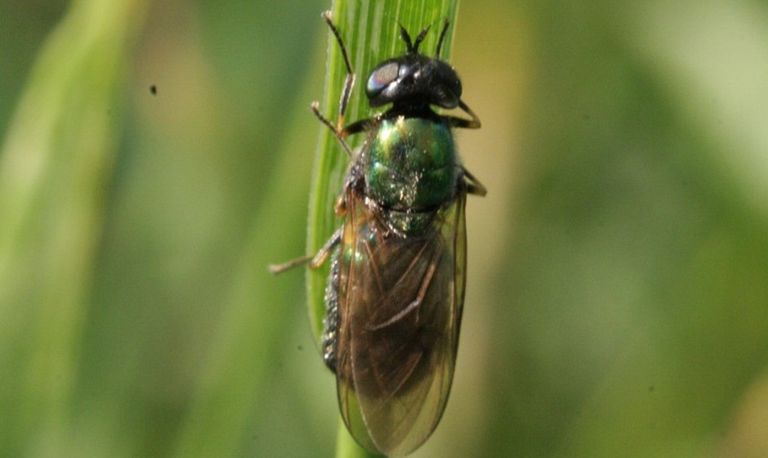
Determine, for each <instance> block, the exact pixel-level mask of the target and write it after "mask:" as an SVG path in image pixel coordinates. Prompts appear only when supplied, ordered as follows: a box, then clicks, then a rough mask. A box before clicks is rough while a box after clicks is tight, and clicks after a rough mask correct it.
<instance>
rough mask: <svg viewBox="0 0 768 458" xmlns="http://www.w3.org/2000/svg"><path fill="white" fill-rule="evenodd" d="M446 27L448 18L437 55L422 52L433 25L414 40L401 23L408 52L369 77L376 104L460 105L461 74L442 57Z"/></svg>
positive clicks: (370, 93) (371, 98) (371, 97)
mask: <svg viewBox="0 0 768 458" xmlns="http://www.w3.org/2000/svg"><path fill="white" fill-rule="evenodd" d="M446 30H448V21H446V22H445V25H444V26H443V30H442V32H441V33H440V39H439V40H438V43H437V50H436V52H435V57H428V56H426V55H424V54H421V53H419V45H420V44H421V42H422V41H423V40H424V37H425V36H426V35H427V31H429V27H427V28H425V29H424V30H422V31H421V33H419V35H418V36H417V37H416V40H415V41H413V42H412V41H411V36H410V35H408V32H407V31H406V30H405V29H404V28H403V27H402V26H400V36H401V37H402V39H403V41H404V42H405V44H406V46H407V48H408V51H407V52H406V54H404V55H402V56H399V57H395V58H392V59H388V60H385V61H384V62H382V63H380V64H379V65H377V66H376V68H374V69H373V71H372V72H371V74H370V76H368V83H367V84H366V86H365V93H366V95H367V96H368V101H369V103H370V105H371V106H372V107H378V106H381V105H385V104H387V103H394V104H395V105H400V106H404V105H411V106H423V105H437V106H439V107H442V108H456V107H457V106H458V105H459V99H460V98H461V81H460V80H459V75H457V74H456V71H455V70H454V69H453V67H451V66H450V65H448V63H447V62H444V61H442V60H440V59H439V57H440V48H441V47H442V44H443V39H444V38H445V32H446Z"/></svg>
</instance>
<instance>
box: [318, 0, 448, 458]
mask: <svg viewBox="0 0 768 458" xmlns="http://www.w3.org/2000/svg"><path fill="white" fill-rule="evenodd" d="M457 10H458V0H422V1H404V0H398V1H389V2H376V3H374V2H360V1H346V0H339V1H336V2H334V4H333V8H332V10H331V11H332V17H333V21H334V23H335V24H336V25H337V27H338V28H339V31H340V33H341V36H342V38H343V40H344V43H345V45H346V47H347V52H348V53H349V57H350V59H351V61H352V66H353V69H354V71H355V74H356V77H357V82H356V86H355V88H354V89H353V94H352V98H351V100H350V104H349V107H348V111H347V114H346V120H347V122H352V121H355V120H358V119H362V118H364V117H368V116H371V115H372V114H373V113H374V112H373V111H371V110H369V108H368V104H367V100H366V98H365V95H364V86H365V78H366V77H367V76H368V73H369V72H370V71H371V69H372V68H373V67H374V66H375V65H376V64H377V63H379V62H381V61H383V60H385V59H387V58H390V57H392V56H395V55H398V54H402V53H403V51H404V46H405V45H404V43H403V42H402V40H401V39H400V31H399V24H402V25H403V26H404V27H405V28H406V29H407V30H408V31H409V32H410V33H411V35H416V34H418V33H419V31H421V30H422V29H423V28H424V27H426V26H428V25H429V26H431V27H432V29H431V30H432V33H429V34H428V35H427V38H426V39H425V40H424V43H423V45H422V49H423V50H427V51H428V52H429V50H434V49H435V47H436V45H437V39H438V36H439V31H440V27H441V25H442V23H443V21H444V20H445V19H448V20H449V21H450V22H451V24H452V26H451V27H450V28H449V30H448V35H447V36H446V38H445V43H444V45H443V49H444V51H443V53H444V54H443V56H444V57H445V58H447V57H448V56H450V52H451V47H452V46H451V45H452V39H453V32H454V30H455V26H456V14H457ZM327 40H328V67H327V72H326V81H325V92H324V95H323V100H322V106H321V110H322V111H323V113H324V114H325V116H327V117H328V118H329V119H332V120H333V119H335V118H336V116H337V110H338V101H339V97H340V95H341V90H342V87H343V82H344V77H345V73H346V70H345V68H344V62H343V58H342V56H341V51H340V49H339V46H338V44H337V43H336V40H335V38H334V37H333V35H332V34H330V33H328V38H327ZM358 137H363V136H362V135H359V136H358ZM360 140H361V139H360V138H357V139H352V144H353V145H358V144H359V141H360ZM356 142H357V143H356ZM347 167H348V159H347V158H346V157H345V154H344V152H343V150H342V149H341V147H340V145H339V144H338V142H337V140H336V138H335V137H334V136H333V135H332V134H331V132H330V131H328V129H325V128H323V129H322V134H321V138H320V147H319V149H318V152H317V156H316V159H315V167H314V172H313V176H312V195H311V198H310V208H309V221H308V231H307V246H308V251H309V253H315V252H317V250H319V249H320V247H322V246H323V244H324V243H325V242H326V240H327V239H328V238H329V237H330V236H331V234H332V233H333V231H334V230H335V229H336V228H337V227H338V226H339V225H340V224H341V221H339V220H338V219H336V218H334V216H333V212H332V208H333V203H334V200H335V199H336V196H337V195H338V193H339V190H340V189H341V184H342V181H343V178H344V174H345V172H346V170H347ZM327 275H328V267H327V266H325V267H324V268H322V269H318V270H316V271H309V272H308V273H307V300H308V307H309V315H310V322H311V323H312V328H313V332H314V334H315V338H316V339H319V336H320V334H321V333H322V329H323V324H322V320H323V315H324V311H325V304H324V301H323V295H324V291H325V284H326V278H327ZM368 456H376V455H371V454H369V453H367V452H366V451H365V450H363V449H362V448H360V447H359V446H358V445H357V444H356V443H355V441H354V440H353V439H352V438H351V437H350V435H349V433H348V432H347V431H346V428H345V426H344V424H343V423H340V426H339V432H338V436H337V445H336V457H337V458H352V457H368Z"/></svg>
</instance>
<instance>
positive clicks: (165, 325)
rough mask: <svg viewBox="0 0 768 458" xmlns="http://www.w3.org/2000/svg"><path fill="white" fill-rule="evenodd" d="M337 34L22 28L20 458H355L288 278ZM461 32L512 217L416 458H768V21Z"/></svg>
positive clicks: (14, 226) (466, 144)
mask: <svg viewBox="0 0 768 458" xmlns="http://www.w3.org/2000/svg"><path fill="white" fill-rule="evenodd" d="M328 7H329V5H328V4H326V3H324V2H320V1H310V2H307V1H286V2H280V3H279V5H278V4H276V3H275V2H266V1H254V0H250V1H240V0H238V1H231V2H202V1H196V2H195V1H192V2H190V1H180V0H170V1H163V2H143V1H139V0H113V1H110V2H104V1H99V0H75V1H73V2H71V3H67V2H58V1H54V2H40V1H35V2H13V1H10V0H2V1H0V25H1V26H0V61H1V62H2V64H0V414H1V415H2V421H0V455H3V456H35V457H59V456H99V457H100V456H115V457H122V456H126V457H127V456H179V457H182V456H184V457H186V456H313V457H314V456H331V455H332V454H333V447H334V442H335V436H336V433H335V430H336V418H337V413H336V405H335V404H336V400H335V389H334V386H333V377H332V375H331V374H330V373H328V372H327V371H326V370H325V369H324V368H323V365H322V363H321V361H320V358H319V356H318V354H317V352H316V351H315V347H314V343H313V337H312V332H311V331H310V325H309V324H308V320H307V317H306V309H305V306H304V300H305V294H304V287H303V282H304V277H303V275H302V274H301V273H300V272H299V271H296V272H291V273H286V274H285V275H283V276H281V277H277V278H274V277H272V276H270V275H269V274H268V273H267V271H266V265H267V264H268V263H270V262H275V261H282V260H285V259H288V258H291V257H293V256H296V255H299V254H303V253H304V252H305V247H304V242H303V241H304V238H305V234H306V209H307V204H308V191H309V177H310V168H311V163H312V160H313V153H314V151H315V150H316V147H317V140H318V135H319V133H320V132H321V126H320V125H319V124H318V123H317V121H316V120H315V119H314V118H313V117H312V116H311V114H309V112H308V110H307V106H308V103H309V102H310V101H311V100H314V99H318V98H320V96H321V94H322V87H321V85H322V82H323V81H322V80H323V75H324V74H325V62H324V60H325V49H326V43H327V31H326V30H325V28H324V26H323V24H322V21H321V20H320V19H319V13H320V12H321V11H322V10H324V9H327V8H328ZM456 27H457V28H456V35H455V37H454V46H453V53H452V54H453V58H452V61H453V63H454V64H455V66H456V68H457V69H458V71H459V73H460V74H461V75H462V78H463V83H464V98H465V100H466V101H467V102H468V103H469V104H470V106H472V108H473V109H474V110H475V111H476V112H477V113H478V114H479V115H480V117H481V119H482V121H483V128H482V129H481V130H479V131H464V132H461V133H459V134H458V138H459V145H460V148H461V152H462V154H463V158H464V161H465V163H466V165H467V167H468V168H469V169H470V170H471V171H472V172H473V173H474V174H475V175H477V176H478V177H479V178H480V179H481V180H482V181H483V182H484V184H486V185H487V187H488V188H489V191H490V192H489V194H488V196H487V197H486V198H484V199H476V198H474V199H469V202H468V204H467V207H468V209H467V216H468V232H469V260H468V271H469V277H468V294H467V300H466V307H465V314H464V329H463V334H462V342H461V345H460V350H459V359H458V367H457V374H456V380H455V382H454V387H453V392H452V396H451V400H450V402H449V404H448V409H447V411H446V415H445V417H444V419H443V422H442V424H441V425H440V427H439V428H438V430H437V431H436V433H435V435H434V436H433V437H432V439H431V440H430V441H429V442H428V443H427V444H426V446H425V447H424V448H423V449H421V450H419V451H417V452H416V453H415V454H414V456H423V457H426V456H457V457H458V456H461V457H464V456H527V457H555V456H562V457H573V456H578V457H582V456H583V457H614V456H636V457H648V456H654V457H686V456H690V457H700V456H739V457H759V456H764V455H765V453H766V452H767V451H768V443H767V442H766V439H765V437H766V436H765V431H768V395H767V394H766V393H768V281H766V278H768V204H767V202H768V129H766V128H765V124H766V120H768V100H767V99H768V78H765V75H766V74H768V6H766V5H765V4H764V3H761V2H755V1H747V0H705V1H694V0H683V1H679V2H663V1H660V0H651V1H647V2H630V1H612V2H608V1H593V2H588V3H583V2H582V3H579V4H570V3H567V2H553V1H521V2H508V1H501V0H473V1H472V2H469V1H465V2H463V3H462V5H461V7H460V10H459V17H458V22H457V25H456ZM151 87H154V88H155V91H154V93H153V91H151V90H150V88H151ZM357 89H358V90H360V89H361V85H360V84H358V87H357ZM328 211H329V212H330V211H331V209H328Z"/></svg>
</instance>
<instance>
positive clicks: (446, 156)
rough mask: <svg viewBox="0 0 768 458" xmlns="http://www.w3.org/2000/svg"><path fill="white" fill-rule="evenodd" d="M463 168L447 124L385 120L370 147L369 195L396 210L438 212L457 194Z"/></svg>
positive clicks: (366, 166)
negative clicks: (457, 185)
mask: <svg viewBox="0 0 768 458" xmlns="http://www.w3.org/2000/svg"><path fill="white" fill-rule="evenodd" d="M459 170H460V169H459V165H458V159H457V158H456V150H455V147H454V143H453V135H452V134H451V130H450V128H449V126H448V125H447V124H445V123H444V122H442V121H440V120H436V119H427V118H420V117H407V118H406V117H404V116H399V117H397V118H394V119H384V120H382V121H381V123H380V124H379V126H378V128H377V129H376V130H375V132H374V134H373V136H372V137H371V138H370V140H369V144H368V148H367V149H366V157H365V159H364V174H365V184H366V195H368V196H370V197H371V198H373V200H375V201H376V202H377V203H378V204H379V205H381V206H382V207H384V208H386V209H389V210H393V211H394V212H395V213H400V212H402V213H406V214H412V213H419V212H433V211H434V210H435V209H437V208H438V207H440V206H441V205H442V204H444V203H445V202H448V201H450V200H451V199H452V198H453V196H454V193H455V190H456V180H457V179H458V176H459Z"/></svg>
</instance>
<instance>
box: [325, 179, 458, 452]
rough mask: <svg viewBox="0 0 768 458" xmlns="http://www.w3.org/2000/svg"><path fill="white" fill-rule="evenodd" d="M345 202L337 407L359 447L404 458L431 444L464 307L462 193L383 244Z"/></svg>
mask: <svg viewBox="0 0 768 458" xmlns="http://www.w3.org/2000/svg"><path fill="white" fill-rule="evenodd" d="M347 202H348V203H349V204H350V205H349V207H348V210H349V212H348V214H347V217H348V218H347V222H346V225H345V228H344V235H343V239H342V247H341V251H340V254H339V256H340V261H341V262H340V263H339V265H340V277H339V298H340V303H339V312H340V315H339V320H340V323H339V334H338V338H339V341H338V347H337V348H338V363H337V366H336V374H337V388H338V396H339V405H340V407H341V413H342V417H343V418H344V422H345V423H346V424H347V427H348V429H349V430H350V432H351V433H352V435H353V437H354V438H355V439H356V440H357V441H358V442H359V443H360V444H361V445H363V446H364V447H366V448H368V449H369V450H371V451H375V452H378V453H384V454H387V455H403V454H406V453H408V452H410V451H412V450H414V449H415V448H417V447H418V446H419V445H421V444H422V443H423V442H424V441H425V440H427V438H428V437H429V436H430V434H431V433H432V431H433V430H434V429H435V427H436V426H437V423H438V422H439V421H440V417H441V416H442V414H443V410H444V409H445V405H446V401H447V400H448V394H449V392H450V388H451V381H452V378H453V370H454V367H455V361H456V350H457V347H458V339H459V327H460V323H461V312H462V306H463V303H464V284H465V275H464V268H465V263H466V259H465V256H466V234H465V228H464V224H465V219H464V204H465V193H464V192H463V191H461V192H459V196H458V197H457V199H456V200H455V202H454V203H453V204H451V205H450V206H448V207H447V208H445V209H442V210H440V211H439V212H437V214H436V215H435V217H434V219H433V220H432V221H431V222H430V223H429V225H428V229H427V230H425V231H424V232H423V233H422V234H420V235H417V236H408V237H399V236H396V235H394V234H391V233H390V234H389V235H386V231H385V230H384V226H383V225H382V223H381V221H379V220H378V218H377V216H378V215H376V214H374V212H373V211H372V210H370V209H369V208H367V207H366V206H365V205H364V203H363V201H362V200H361V199H357V198H353V197H351V196H350V198H349V199H348V200H347Z"/></svg>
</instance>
